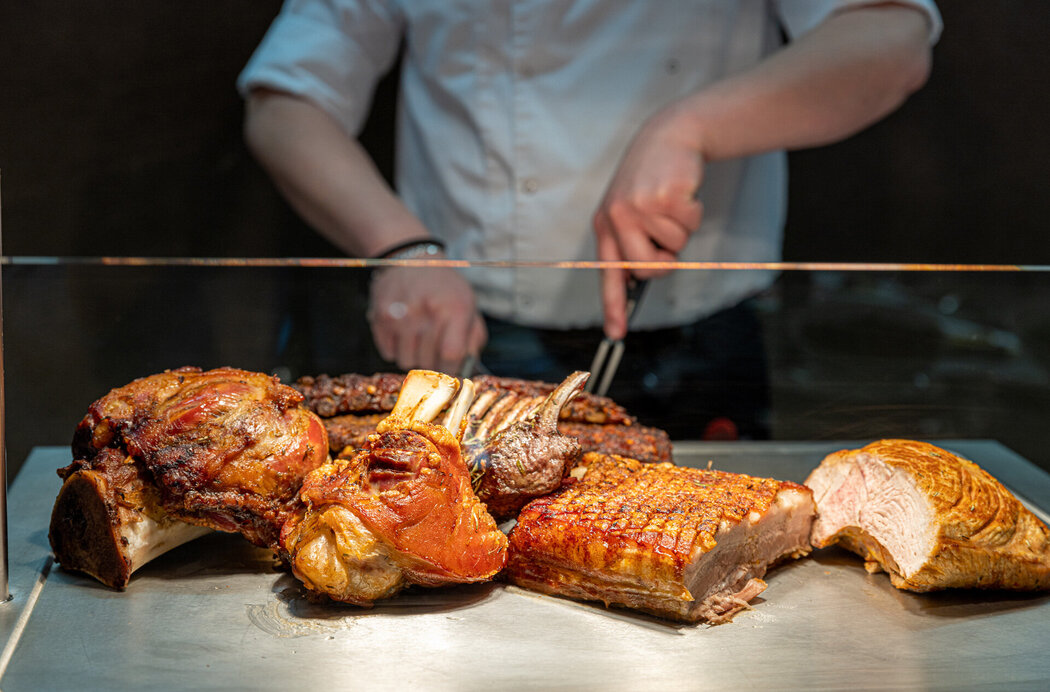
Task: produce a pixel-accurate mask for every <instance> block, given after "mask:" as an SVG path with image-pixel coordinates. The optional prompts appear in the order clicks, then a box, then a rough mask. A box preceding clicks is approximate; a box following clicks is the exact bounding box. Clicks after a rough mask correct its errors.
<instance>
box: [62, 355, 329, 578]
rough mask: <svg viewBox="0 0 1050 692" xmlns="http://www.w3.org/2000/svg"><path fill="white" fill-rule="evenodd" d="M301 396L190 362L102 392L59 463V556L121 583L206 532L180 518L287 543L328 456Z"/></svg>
mask: <svg viewBox="0 0 1050 692" xmlns="http://www.w3.org/2000/svg"><path fill="white" fill-rule="evenodd" d="M301 401H302V396H301V395H300V394H299V393H298V392H296V391H295V390H294V389H292V388H290V387H286V386H284V385H282V384H280V383H279V382H278V381H277V379H276V378H274V377H270V376H268V375H264V374H261V373H253V372H246V371H244V370H236V369H233V368H220V369H217V370H210V371H208V372H201V371H200V370H199V369H197V368H182V369H179V370H173V371H167V372H163V373H160V374H157V375H152V376H149V377H145V378H142V379H139V380H135V381H134V382H132V383H131V384H128V385H126V386H124V387H120V388H118V389H114V390H113V391H111V392H110V393H109V394H107V395H106V396H104V397H102V398H101V399H99V400H98V401H96V402H94V403H93V404H92V405H91V406H90V407H89V409H88V413H87V415H86V416H85V417H84V419H83V420H82V421H81V422H80V425H79V426H78V427H77V430H76V433H75V434H74V439H73V458H74V461H73V463H72V464H70V465H69V466H67V467H65V468H63V469H60V470H59V475H60V476H61V477H62V478H63V480H64V484H63V487H62V490H61V491H60V493H59V496H58V499H57V501H56V503H55V507H54V510H53V512H52V518H51V531H50V540H51V545H52V548H53V549H54V551H55V555H56V557H57V558H58V561H59V562H60V563H61V564H62V566H63V567H65V568H67V569H72V570H78V571H82V572H86V573H88V574H91V575H92V576H94V577H96V578H97V579H99V580H100V581H102V582H103V583H106V584H109V585H110V586H114V587H117V588H120V587H123V586H125V585H126V584H127V581H128V579H129V577H130V575H131V573H132V572H133V571H134V570H135V569H136V568H138V567H139V566H141V565H142V564H144V558H145V556H147V555H148V556H155V555H156V554H159V553H158V552H157V550H158V549H159V548H160V547H162V546H164V545H167V547H169V548H170V547H174V546H173V545H172V543H173V542H174V541H175V540H176V538H185V537H186V536H192V535H199V534H200V530H198V529H197V528H194V529H188V528H186V527H184V526H182V525H181V524H180V522H185V523H186V524H192V525H195V527H203V528H204V529H217V530H220V531H231V532H239V533H241V534H242V535H244V536H245V537H247V538H248V539H249V540H251V541H252V542H253V543H255V544H256V545H259V546H265V547H270V546H273V545H275V544H276V541H277V537H278V535H279V532H280V527H281V525H282V523H283V522H284V520H285V518H286V517H287V515H288V513H289V512H290V510H291V508H292V507H293V506H294V505H295V503H296V494H297V492H298V490H299V486H300V485H301V483H302V480H303V478H304V477H305V476H306V474H307V473H308V472H309V471H311V470H313V469H314V468H316V467H318V466H319V465H320V464H321V463H322V462H323V461H324V460H325V459H326V458H327V456H328V442H327V437H326V434H325V430H324V426H323V425H322V424H321V421H320V420H319V419H318V418H317V416H316V415H314V414H313V413H312V412H310V411H309V410H307V409H306V408H304V407H302V406H301V405H300V403H301ZM180 542H181V541H180ZM175 544H176V545H177V543H175ZM161 552H163V551H161Z"/></svg>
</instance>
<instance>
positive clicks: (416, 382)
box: [281, 370, 507, 605]
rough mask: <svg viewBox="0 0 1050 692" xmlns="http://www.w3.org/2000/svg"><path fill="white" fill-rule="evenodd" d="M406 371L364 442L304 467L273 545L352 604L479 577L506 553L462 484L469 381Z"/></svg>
mask: <svg viewBox="0 0 1050 692" xmlns="http://www.w3.org/2000/svg"><path fill="white" fill-rule="evenodd" d="M458 386H459V383H458V381H457V380H456V379H455V378H452V377H449V376H447V375H442V374H440V373H435V372H430V371H421V370H414V371H412V372H410V373H409V374H408V376H407V377H406V379H405V383H404V387H403V388H402V390H401V393H400V395H399V397H398V400H397V404H396V405H395V406H394V409H393V411H392V412H391V414H390V416H389V417H387V418H386V419H385V420H384V421H383V422H382V423H380V425H379V427H378V430H377V432H376V434H375V435H372V436H371V437H370V438H369V439H368V441H367V442H366V444H365V445H364V447H363V448H362V449H360V450H358V451H356V452H354V453H353V454H352V455H351V456H350V457H349V458H347V459H336V460H335V461H333V462H331V463H328V464H325V465H324V466H322V467H321V468H319V469H317V470H316V471H314V472H313V473H311V474H310V475H309V476H308V477H307V478H306V480H305V482H304V483H303V486H302V491H301V494H300V496H301V500H302V505H301V507H300V509H299V511H298V512H296V513H295V515H294V516H293V517H292V518H290V519H289V521H288V522H287V523H286V524H285V526H284V529H283V530H282V533H281V551H282V554H283V556H284V557H285V558H286V559H287V561H288V562H289V564H291V566H292V571H293V573H294V574H295V575H296V576H297V577H298V578H299V579H300V580H301V581H302V582H303V583H304V584H305V585H306V587H307V588H308V589H310V590H311V591H313V592H316V593H321V594H325V595H327V596H328V597H330V598H332V599H334V600H337V601H344V602H347V603H353V604H357V605H369V604H371V603H372V602H374V601H375V600H378V599H381V598H387V597H389V596H391V595H393V594H394V593H396V592H397V591H399V590H400V589H402V588H403V587H405V586H407V585H409V584H421V585H425V586H438V585H441V584H448V583H466V582H476V581H483V580H486V579H489V578H491V577H492V576H493V575H495V574H496V573H497V572H499V571H500V570H501V569H502V568H503V565H504V563H505V561H506V547H507V539H506V536H504V535H503V533H502V532H501V531H500V530H499V527H497V526H496V523H495V521H494V520H493V519H492V517H491V516H490V515H489V514H488V512H486V511H485V506H484V505H483V504H482V503H481V502H480V501H479V500H478V498H477V497H476V496H475V494H474V492H473V490H472V489H471V481H470V474H469V472H468V470H467V467H466V464H465V463H464V462H463V459H462V457H461V452H460V445H459V439H458V438H459V435H460V434H462V429H463V415H464V414H465V413H466V410H467V407H468V406H469V404H470V402H471V399H472V398H473V388H472V385H471V383H470V381H469V380H465V381H464V383H463V387H462V390H461V392H460V395H459V396H458V397H457V398H456V400H455V402H453V404H452V406H451V407H449V410H448V413H447V415H446V417H445V419H444V422H443V424H442V425H437V424H433V423H431V422H430V421H432V420H433V419H434V418H435V417H436V416H437V415H438V414H439V413H440V412H441V411H442V410H443V409H444V408H445V405H446V404H447V403H448V402H449V401H450V400H452V397H453V396H454V394H455V393H456V390H457V388H458Z"/></svg>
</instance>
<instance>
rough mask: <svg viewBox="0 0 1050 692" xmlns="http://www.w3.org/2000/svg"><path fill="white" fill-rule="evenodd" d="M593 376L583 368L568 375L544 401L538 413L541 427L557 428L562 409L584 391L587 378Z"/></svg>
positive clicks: (547, 428) (546, 428)
mask: <svg viewBox="0 0 1050 692" xmlns="http://www.w3.org/2000/svg"><path fill="white" fill-rule="evenodd" d="M590 376H591V373H589V372H585V371H583V370H577V371H576V372H574V373H572V374H571V375H569V376H568V377H566V378H565V379H564V380H563V381H562V383H561V384H559V385H558V386H557V387H556V388H555V389H554V391H553V392H551V393H550V395H549V396H548V397H547V400H546V401H544V402H543V405H542V406H540V409H539V411H538V413H537V417H538V419H539V420H538V422H539V424H540V427H541V428H543V429H545V430H552V431H553V430H557V427H558V417H559V416H560V415H561V409H562V407H563V406H565V404H567V403H569V402H570V401H572V398H573V397H574V396H576V395H577V394H579V393H580V392H581V391H583V386H584V385H585V384H587V378H589V377H590Z"/></svg>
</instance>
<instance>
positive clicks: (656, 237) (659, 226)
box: [645, 215, 690, 256]
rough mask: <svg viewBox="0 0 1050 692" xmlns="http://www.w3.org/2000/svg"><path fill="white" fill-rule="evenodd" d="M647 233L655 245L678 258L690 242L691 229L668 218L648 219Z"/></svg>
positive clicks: (646, 224) (646, 220)
mask: <svg viewBox="0 0 1050 692" xmlns="http://www.w3.org/2000/svg"><path fill="white" fill-rule="evenodd" d="M645 231H646V233H648V234H649V238H650V240H651V241H652V242H653V243H655V244H656V245H658V246H660V247H661V248H663V249H664V250H667V251H668V252H670V253H671V254H673V255H676V256H677V255H678V253H679V252H681V251H682V249H683V248H685V244H686V243H688V242H689V233H690V229H689V228H686V227H685V226H683V225H682V224H680V223H678V222H677V221H675V220H674V219H672V218H670V217H667V216H659V215H655V216H650V217H648V218H646V219H645Z"/></svg>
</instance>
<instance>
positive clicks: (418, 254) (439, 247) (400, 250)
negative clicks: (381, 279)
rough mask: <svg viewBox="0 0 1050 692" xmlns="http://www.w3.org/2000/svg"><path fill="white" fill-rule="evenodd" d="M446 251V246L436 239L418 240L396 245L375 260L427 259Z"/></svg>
mask: <svg viewBox="0 0 1050 692" xmlns="http://www.w3.org/2000/svg"><path fill="white" fill-rule="evenodd" d="M444 251H445V244H444V243H442V242H441V241H440V240H438V239H436V238H417V239H416V240H409V241H407V242H404V243H400V244H398V245H395V246H394V247H392V248H390V249H388V250H386V251H385V252H382V253H380V254H378V255H376V256H375V259H396V260H400V259H420V258H424V259H425V258H427V257H433V256H434V255H437V254H439V253H442V252H444Z"/></svg>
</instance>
